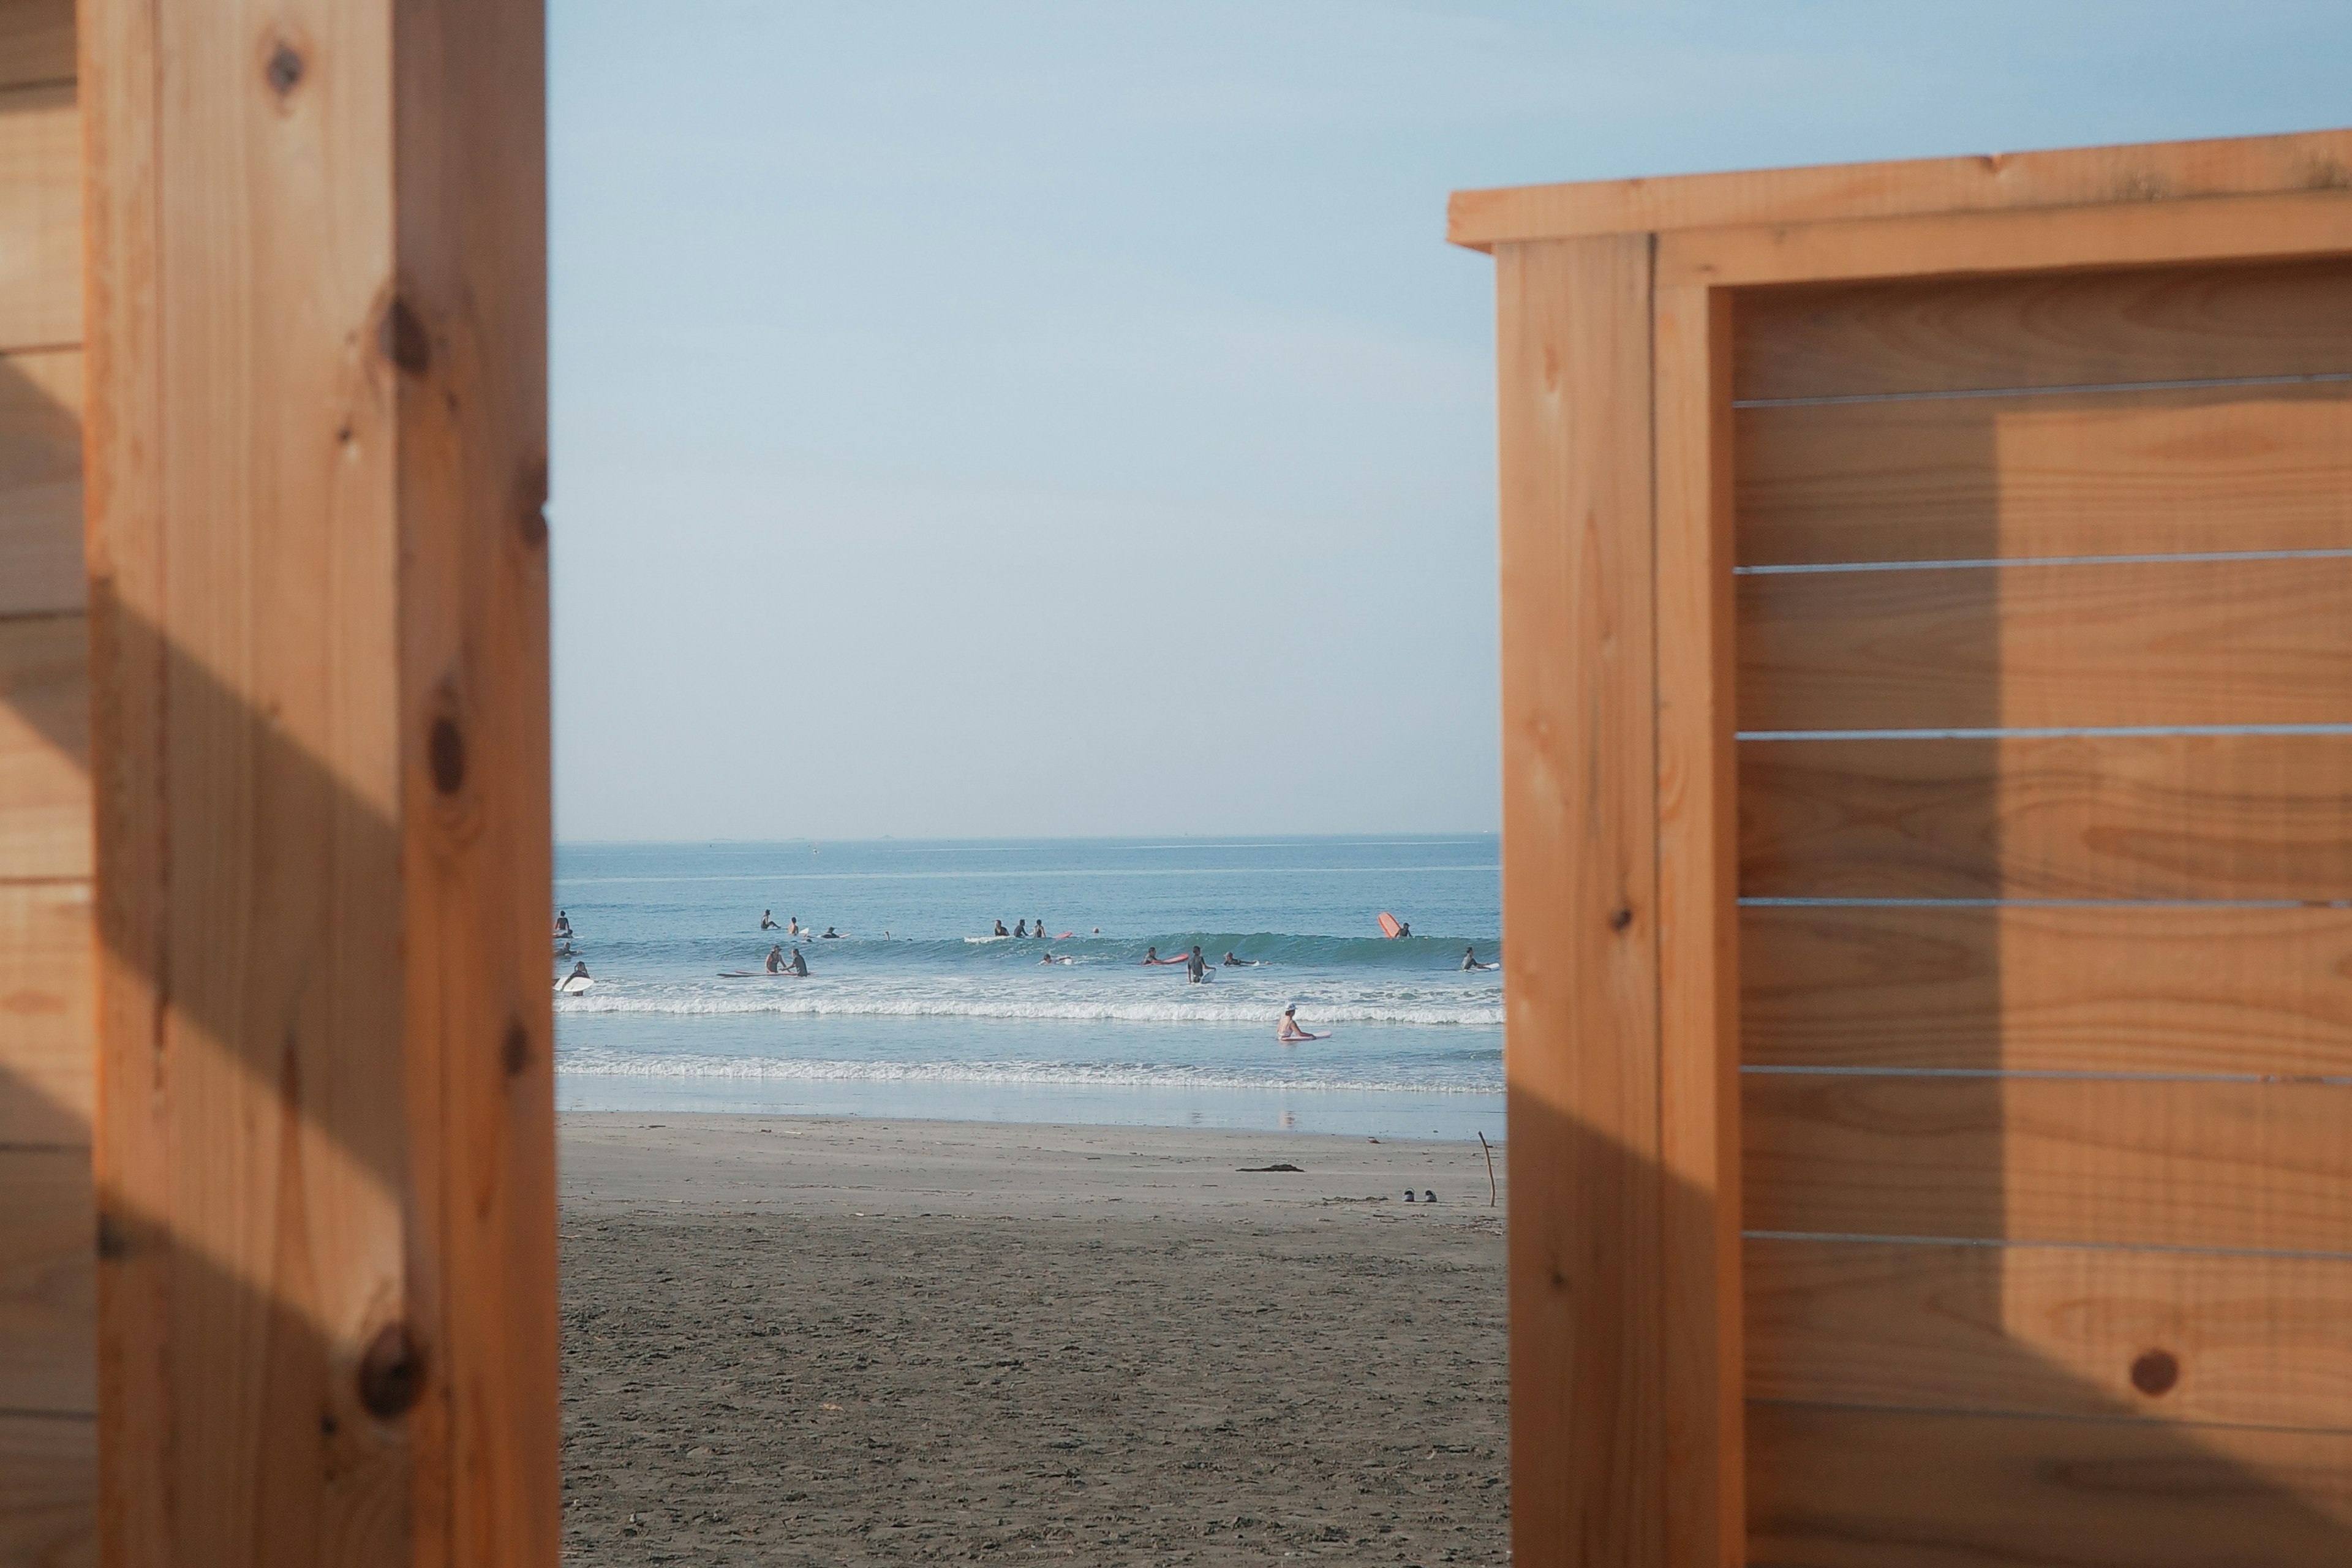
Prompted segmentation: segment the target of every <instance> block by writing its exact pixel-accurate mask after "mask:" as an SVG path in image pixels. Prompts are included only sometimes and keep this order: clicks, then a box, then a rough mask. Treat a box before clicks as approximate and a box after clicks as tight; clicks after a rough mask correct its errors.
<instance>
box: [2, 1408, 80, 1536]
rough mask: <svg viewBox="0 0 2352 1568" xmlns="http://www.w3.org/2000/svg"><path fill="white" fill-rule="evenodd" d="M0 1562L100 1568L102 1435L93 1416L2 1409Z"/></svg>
mask: <svg viewBox="0 0 2352 1568" xmlns="http://www.w3.org/2000/svg"><path fill="white" fill-rule="evenodd" d="M0 1563H9V1564H11V1565H12V1568H97V1564H98V1442H97V1431H96V1427H95V1426H93V1424H92V1423H91V1422H90V1420H89V1418H88V1417H87V1416H44V1415H14V1414H8V1413H0Z"/></svg>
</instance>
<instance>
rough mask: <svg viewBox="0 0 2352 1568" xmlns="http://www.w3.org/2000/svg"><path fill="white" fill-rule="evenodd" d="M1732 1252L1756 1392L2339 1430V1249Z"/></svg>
mask: <svg viewBox="0 0 2352 1568" xmlns="http://www.w3.org/2000/svg"><path fill="white" fill-rule="evenodd" d="M1747 1269H1748V1394H1750V1396H1752V1397H1754V1398H1758V1399H1769V1400H1776V1401H1781V1402H1793V1403H1797V1404H1814V1405H1869V1406H1874V1407H1878V1408H1887V1409H1919V1410H1967V1411H1978V1412H1988V1413H2010V1414H2020V1415H2086V1416H2103V1417H2128V1418H2139V1419H2147V1420H2157V1421H2185V1422H2202V1423H2216V1424H2221V1425H2228V1426H2293V1427H2303V1428H2320V1429H2326V1430H2331V1431H2339V1432H2352V1314H2347V1313H2346V1311H2345V1310H2344V1303H2345V1302H2346V1301H2347V1300H2352V1258H2282V1257H2266V1256H2263V1255H2259V1254H2245V1253H2184V1252H2130V1251H2123V1250H2116V1249H2104V1248H2102V1249H2082V1248H2074V1247H1940V1246H1904V1245H1878V1244H1871V1243H1862V1242H1841V1241H1781V1240H1758V1241H1751V1242H1749V1243H1748V1257H1747ZM2158 1357H2161V1358H2165V1362H2164V1371H2165V1375H2166V1376H2169V1377H2170V1378H2171V1379H2173V1380H2174V1381H2171V1382H2166V1381H2165V1376H2159V1375H2158V1374H2157V1373H2156V1371H2155V1370H2154V1369H2155V1367H2156V1365H2157V1363H2156V1361H2155V1359H2154V1358H2158ZM2136 1367H2137V1368H2139V1369H2140V1381H2139V1382H2135V1381H2134V1369H2135V1368H2136ZM2142 1383H2145V1384H2146V1385H2147V1386H2146V1387H2143V1386H2141V1384H2142ZM2151 1391H2153V1392H2151Z"/></svg>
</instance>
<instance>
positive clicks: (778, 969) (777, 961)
mask: <svg viewBox="0 0 2352 1568" xmlns="http://www.w3.org/2000/svg"><path fill="white" fill-rule="evenodd" d="M793 952H800V949H799V948H797V947H796V948H794V949H793ZM784 968H785V965H784V944H783V943H782V942H778V943H776V944H775V945H774V946H773V947H772V948H770V949H768V973H771V974H782V973H783V972H784Z"/></svg>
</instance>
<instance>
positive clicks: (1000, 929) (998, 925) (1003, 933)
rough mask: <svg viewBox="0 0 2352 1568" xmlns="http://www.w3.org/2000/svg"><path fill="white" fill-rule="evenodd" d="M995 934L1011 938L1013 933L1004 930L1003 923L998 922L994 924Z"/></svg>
mask: <svg viewBox="0 0 2352 1568" xmlns="http://www.w3.org/2000/svg"><path fill="white" fill-rule="evenodd" d="M996 934H997V935H998V936H1011V935H1012V934H1013V933H1012V932H1011V931H1006V930H1005V929H1004V922H1003V921H997V922H996Z"/></svg>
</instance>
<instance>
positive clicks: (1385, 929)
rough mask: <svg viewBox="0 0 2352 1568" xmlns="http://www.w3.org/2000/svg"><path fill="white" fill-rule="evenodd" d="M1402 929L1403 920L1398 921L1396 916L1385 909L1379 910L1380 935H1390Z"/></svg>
mask: <svg viewBox="0 0 2352 1568" xmlns="http://www.w3.org/2000/svg"><path fill="white" fill-rule="evenodd" d="M1402 930H1404V925H1403V922H1402V921H1399V920H1398V919H1397V918H1396V916H1394V915H1392V914H1391V913H1389V912H1388V910H1381V935H1382V936H1390V937H1392V936H1394V935H1396V934H1397V933H1398V932H1399V931H1402Z"/></svg>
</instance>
